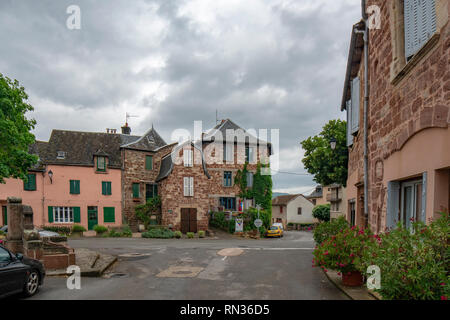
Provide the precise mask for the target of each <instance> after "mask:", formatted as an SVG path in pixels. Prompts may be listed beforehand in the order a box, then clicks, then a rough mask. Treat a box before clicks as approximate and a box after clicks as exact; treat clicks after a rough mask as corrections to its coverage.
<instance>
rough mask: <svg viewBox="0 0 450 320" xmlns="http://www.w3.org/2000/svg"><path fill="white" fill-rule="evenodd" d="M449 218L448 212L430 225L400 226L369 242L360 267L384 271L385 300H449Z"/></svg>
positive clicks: (363, 270) (419, 223)
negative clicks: (407, 227) (374, 266)
mask: <svg viewBox="0 0 450 320" xmlns="http://www.w3.org/2000/svg"><path fill="white" fill-rule="evenodd" d="M449 222H450V219H449V214H448V213H443V214H442V215H441V217H440V218H439V219H437V220H435V221H433V222H431V223H430V224H429V225H428V226H427V225H425V224H424V223H422V222H414V221H413V222H412V229H411V230H410V229H406V228H404V227H403V226H402V225H401V224H399V225H398V226H397V228H396V229H394V230H391V231H389V232H385V233H383V234H380V237H379V238H378V241H376V242H373V241H372V242H369V244H368V246H367V249H366V250H364V251H363V255H362V257H361V260H360V262H359V265H358V268H359V269H360V270H361V271H362V272H365V270H367V267H368V266H370V265H377V266H378V267H380V271H381V289H380V290H377V291H378V292H379V293H380V294H381V295H382V297H383V299H396V300H400V299H401V300H446V299H448V297H450V279H449V270H450V260H449V258H450V251H449V245H448V244H449V235H450V223H449Z"/></svg>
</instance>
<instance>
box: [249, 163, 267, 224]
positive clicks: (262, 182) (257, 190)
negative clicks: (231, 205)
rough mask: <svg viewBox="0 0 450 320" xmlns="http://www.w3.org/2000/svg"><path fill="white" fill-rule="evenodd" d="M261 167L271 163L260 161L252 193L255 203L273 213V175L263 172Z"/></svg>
mask: <svg viewBox="0 0 450 320" xmlns="http://www.w3.org/2000/svg"><path fill="white" fill-rule="evenodd" d="M261 168H268V169H269V170H270V165H269V164H261V163H259V162H258V164H257V167H256V173H255V175H254V177H253V188H252V193H253V197H254V199H255V203H256V204H259V205H261V207H262V208H263V209H264V210H266V211H267V212H269V213H270V215H272V175H270V174H265V175H263V174H261Z"/></svg>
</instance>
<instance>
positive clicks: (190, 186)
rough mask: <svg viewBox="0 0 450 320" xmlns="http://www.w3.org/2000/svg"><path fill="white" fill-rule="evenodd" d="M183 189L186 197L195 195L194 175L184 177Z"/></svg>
mask: <svg viewBox="0 0 450 320" xmlns="http://www.w3.org/2000/svg"><path fill="white" fill-rule="evenodd" d="M183 189H184V196H185V197H193V196H194V178H193V177H184V179H183Z"/></svg>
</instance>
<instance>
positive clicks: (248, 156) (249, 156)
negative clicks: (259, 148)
mask: <svg viewBox="0 0 450 320" xmlns="http://www.w3.org/2000/svg"><path fill="white" fill-rule="evenodd" d="M253 150H254V148H253V147H245V162H249V163H252V162H254V158H253Z"/></svg>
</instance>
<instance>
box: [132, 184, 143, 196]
mask: <svg viewBox="0 0 450 320" xmlns="http://www.w3.org/2000/svg"><path fill="white" fill-rule="evenodd" d="M132 189H133V198H134V199H139V198H140V197H141V195H140V190H139V183H133V185H132Z"/></svg>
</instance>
